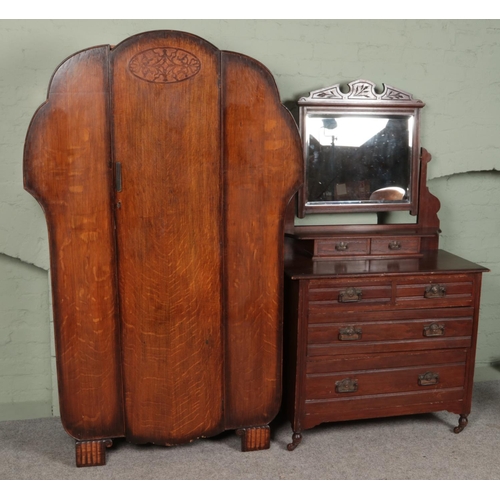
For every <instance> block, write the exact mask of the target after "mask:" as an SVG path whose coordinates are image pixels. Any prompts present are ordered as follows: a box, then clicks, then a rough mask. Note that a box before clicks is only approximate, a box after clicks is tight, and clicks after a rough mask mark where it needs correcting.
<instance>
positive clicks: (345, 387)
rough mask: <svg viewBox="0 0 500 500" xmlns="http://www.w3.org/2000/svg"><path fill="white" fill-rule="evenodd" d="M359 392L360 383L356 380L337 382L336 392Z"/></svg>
mask: <svg viewBox="0 0 500 500" xmlns="http://www.w3.org/2000/svg"><path fill="white" fill-rule="evenodd" d="M357 390H358V381H357V379H355V378H345V379H343V380H339V381H337V382H335V392H338V393H339V394H343V393H346V392H356V391H357Z"/></svg>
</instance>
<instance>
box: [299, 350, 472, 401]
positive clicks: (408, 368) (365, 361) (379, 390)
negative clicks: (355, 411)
mask: <svg viewBox="0 0 500 500" xmlns="http://www.w3.org/2000/svg"><path fill="white" fill-rule="evenodd" d="M466 359H467V351H466V350H465V349H463V350H462V349H449V350H444V351H433V352H430V353H428V352H420V353H404V352H403V353H401V352H399V353H386V354H378V355H363V356H355V355H352V356H349V357H342V356H339V357H337V358H332V360H331V361H332V367H331V368H332V369H333V370H332V371H331V372H329V373H309V374H308V375H307V377H306V400H313V399H339V398H345V397H363V396H374V395H379V394H392V393H411V392H413V391H425V390H436V389H438V390H442V389H450V388H454V387H463V385H464V382H465V367H466ZM335 365H336V368H337V370H335ZM346 368H348V371H347V370H346V371H344V370H345V369H346Z"/></svg>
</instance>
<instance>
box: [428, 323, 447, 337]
mask: <svg viewBox="0 0 500 500" xmlns="http://www.w3.org/2000/svg"><path fill="white" fill-rule="evenodd" d="M443 335H444V325H443V324H442V323H432V324H430V325H429V326H424V337H442V336H443Z"/></svg>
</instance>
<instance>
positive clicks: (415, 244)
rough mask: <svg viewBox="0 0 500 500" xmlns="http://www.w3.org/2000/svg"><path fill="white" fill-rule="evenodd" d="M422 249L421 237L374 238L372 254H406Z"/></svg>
mask: <svg viewBox="0 0 500 500" xmlns="http://www.w3.org/2000/svg"><path fill="white" fill-rule="evenodd" d="M419 251H420V238H407V237H402V238H373V239H372V244H371V254H372V255H387V254H389V255H393V254H394V255H405V254H416V253H418V252H419Z"/></svg>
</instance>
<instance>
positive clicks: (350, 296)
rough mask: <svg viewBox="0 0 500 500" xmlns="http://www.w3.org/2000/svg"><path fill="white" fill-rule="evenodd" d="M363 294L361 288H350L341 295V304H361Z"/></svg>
mask: <svg viewBox="0 0 500 500" xmlns="http://www.w3.org/2000/svg"><path fill="white" fill-rule="evenodd" d="M362 295H363V292H362V291H361V290H360V289H359V288H354V287H352V286H350V287H349V288H346V289H345V290H344V291H342V292H340V293H339V302H359V301H360V300H361V296H362Z"/></svg>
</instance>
